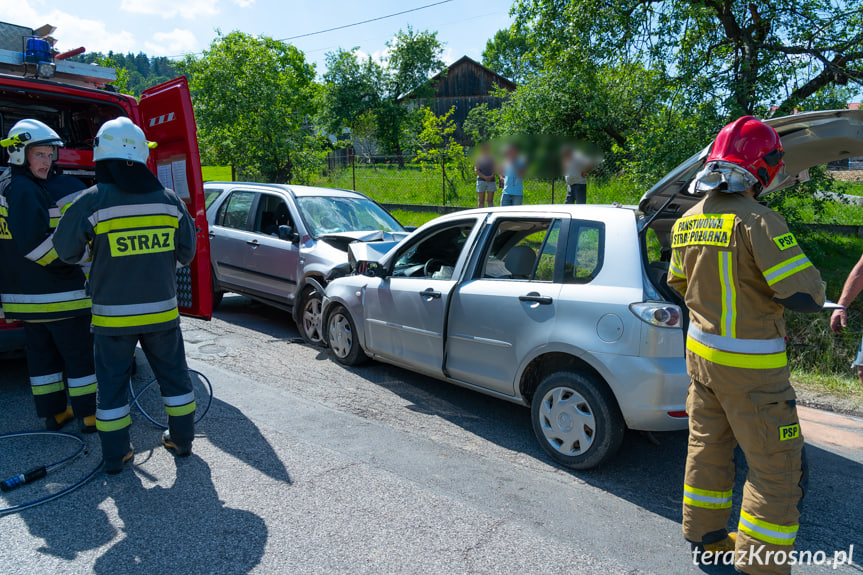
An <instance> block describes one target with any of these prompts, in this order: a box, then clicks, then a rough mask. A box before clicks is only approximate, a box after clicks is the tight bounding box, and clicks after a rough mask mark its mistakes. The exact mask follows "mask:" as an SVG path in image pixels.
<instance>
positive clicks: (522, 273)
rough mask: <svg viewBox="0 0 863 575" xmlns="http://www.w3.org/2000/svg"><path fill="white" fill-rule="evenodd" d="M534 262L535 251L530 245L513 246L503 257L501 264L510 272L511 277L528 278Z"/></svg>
mask: <svg viewBox="0 0 863 575" xmlns="http://www.w3.org/2000/svg"><path fill="white" fill-rule="evenodd" d="M535 263H536V252H535V251H533V248H531V247H530V246H515V247H514V248H512V249H511V250H509V253H508V254H506V257H505V258H504V259H503V265H504V267H506V269H507V271H509V273H511V274H512V279H517V280H526V279H530V274H531V273H533V265H534V264H535Z"/></svg>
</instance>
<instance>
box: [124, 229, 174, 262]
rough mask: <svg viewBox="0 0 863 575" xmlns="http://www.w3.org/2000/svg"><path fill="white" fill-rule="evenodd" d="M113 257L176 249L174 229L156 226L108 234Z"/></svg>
mask: <svg viewBox="0 0 863 575" xmlns="http://www.w3.org/2000/svg"><path fill="white" fill-rule="evenodd" d="M108 243H109V245H110V246H111V256H112V257H115V258H116V257H122V256H139V255H142V254H155V253H159V252H170V251H173V250H174V229H173V228H155V229H151V230H135V231H129V232H113V233H110V234H108Z"/></svg>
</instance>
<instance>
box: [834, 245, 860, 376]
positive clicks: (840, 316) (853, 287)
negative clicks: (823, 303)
mask: <svg viewBox="0 0 863 575" xmlns="http://www.w3.org/2000/svg"><path fill="white" fill-rule="evenodd" d="M861 291H863V257H861V258H860V260H859V261H858V262H857V264H856V265H855V266H854V269H852V270H851V273H850V274H848V279H846V280H845V285H843V286H842V295H841V296H839V301H838V302H836V303H838V304H839V305H841V306H843V307H842V308H840V309H836V310H833V315H832V317H831V318H830V329H832V330H833V331H835V332H836V333H842V330H843V329H845V328H846V327H847V326H848V309H847V308H848V306H850V305H851V304H852V303H853V302H854V300H855V299H857V296H858V295H860V292H861ZM851 366H852V367H854V368H855V369H856V370H857V377H858V378H859V379H860V386H861V387H863V341H861V342H860V348H859V349H858V350H857V357H855V358H854V363H852V364H851Z"/></svg>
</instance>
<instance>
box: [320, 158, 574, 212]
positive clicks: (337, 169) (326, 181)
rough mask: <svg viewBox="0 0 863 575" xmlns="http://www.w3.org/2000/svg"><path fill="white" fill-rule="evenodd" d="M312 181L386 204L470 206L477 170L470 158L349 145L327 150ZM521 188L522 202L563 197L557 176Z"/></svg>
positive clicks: (552, 200)
mask: <svg viewBox="0 0 863 575" xmlns="http://www.w3.org/2000/svg"><path fill="white" fill-rule="evenodd" d="M313 184H315V185H320V186H326V187H335V188H343V189H349V190H355V191H357V192H361V193H364V194H366V195H368V196H370V197H372V198H373V199H375V200H377V201H378V202H381V203H386V204H410V205H437V206H452V207H471V206H476V202H477V197H476V175H475V174H474V172H473V167H472V165H470V164H469V163H466V164H465V165H464V166H463V167H460V168H454V167H453V166H452V164H445V163H443V162H440V163H429V162H422V163H421V162H419V161H418V160H417V158H416V157H415V156H412V155H402V156H392V155H364V154H355V153H353V151H352V150H351V149H350V148H345V149H340V150H335V151H333V152H331V153H330V154H329V155H328V156H327V161H326V169H325V170H324V171H323V173H322V174H321V175H320V177H319V178H318V179H317V180H315V181H314V182H313ZM499 193H500V190H498V194H497V196H498V198H499ZM524 194H525V202H527V203H532V204H548V203H555V202H560V201H562V200H563V198H564V196H565V195H566V189H565V186H564V184H563V182H562V180H526V181H525V182H524Z"/></svg>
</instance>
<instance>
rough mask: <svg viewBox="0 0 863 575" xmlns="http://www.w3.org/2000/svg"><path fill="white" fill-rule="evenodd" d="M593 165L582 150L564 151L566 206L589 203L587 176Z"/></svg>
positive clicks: (570, 149)
mask: <svg viewBox="0 0 863 575" xmlns="http://www.w3.org/2000/svg"><path fill="white" fill-rule="evenodd" d="M593 167H594V166H593V163H592V162H591V161H590V159H588V157H587V156H585V155H584V154H583V153H582V152H581V151H580V150H576V149H574V148H571V147H567V148H564V150H563V177H564V180H566V199H565V200H564V201H563V203H564V204H586V203H587V174H588V173H589V172H590V171H591V170H592V169H593Z"/></svg>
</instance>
